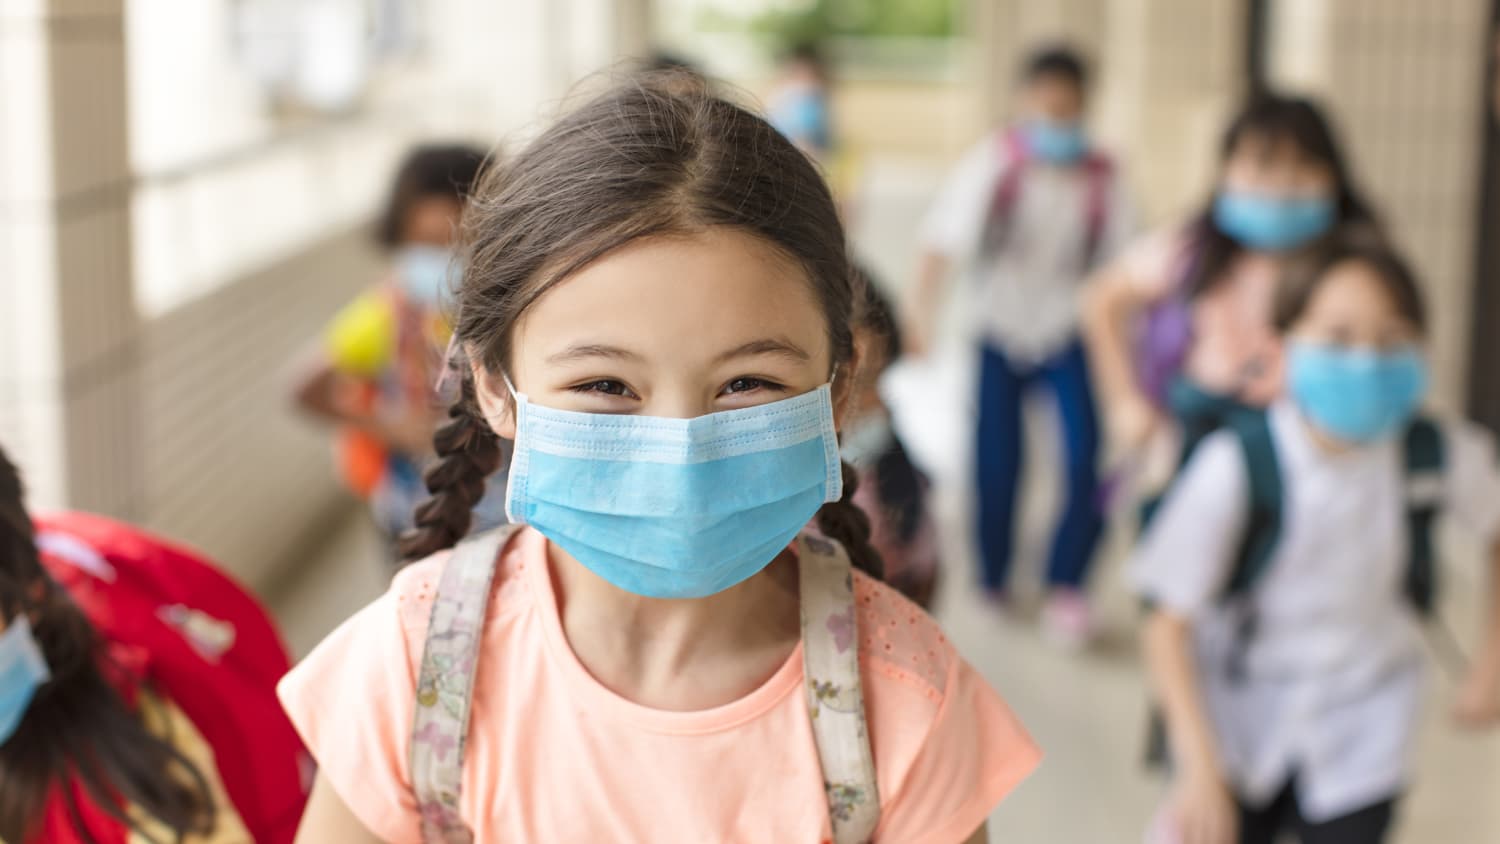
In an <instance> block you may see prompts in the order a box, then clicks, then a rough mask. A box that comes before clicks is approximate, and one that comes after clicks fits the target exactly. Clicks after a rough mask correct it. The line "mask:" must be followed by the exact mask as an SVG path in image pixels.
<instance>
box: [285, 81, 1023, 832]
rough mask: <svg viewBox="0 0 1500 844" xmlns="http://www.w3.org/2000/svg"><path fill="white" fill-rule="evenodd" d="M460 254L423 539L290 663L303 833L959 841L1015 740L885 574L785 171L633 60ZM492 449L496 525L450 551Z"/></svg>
mask: <svg viewBox="0 0 1500 844" xmlns="http://www.w3.org/2000/svg"><path fill="white" fill-rule="evenodd" d="M464 254H465V255H466V257H467V260H466V262H465V271H464V279H463V283H462V285H461V287H460V289H459V291H458V294H457V299H456V306H457V319H456V322H455V332H456V334H455V348H456V350H457V351H456V353H457V354H458V355H460V356H461V358H462V361H463V364H462V366H461V368H460V371H461V378H460V380H461V381H462V385H461V399H460V401H459V402H458V403H457V404H456V405H455V406H454V408H453V409H452V410H451V411H450V416H449V421H448V422H447V424H445V425H444V426H443V427H442V428H440V429H439V430H438V432H437V436H436V439H435V445H436V451H437V455H438V461H437V462H436V463H435V464H434V466H433V468H432V469H431V470H430V471H429V473H428V475H427V485H428V487H429V488H430V489H431V490H432V491H433V497H432V498H431V499H430V500H429V501H428V502H427V503H426V504H424V505H423V506H422V507H421V508H419V509H418V511H417V523H418V527H417V530H416V531H415V532H414V533H413V534H411V535H410V537H409V539H408V541H407V543H406V545H405V550H406V553H407V554H408V556H409V557H410V558H412V559H414V560H420V562H414V563H413V564H412V565H411V566H408V567H407V568H406V569H405V570H404V571H403V572H402V573H401V574H399V575H397V577H396V578H395V580H394V582H393V583H392V586H391V590H390V592H389V593H388V594H387V595H386V596H384V597H382V598H381V599H379V600H377V601H376V602H374V603H373V604H371V605H370V606H369V607H367V608H366V609H365V610H363V611H361V612H360V613H359V614H358V615H356V616H355V617H354V618H352V619H350V620H349V621H348V622H346V623H345V624H344V625H343V626H342V627H341V628H340V629H339V630H337V631H335V632H334V633H333V634H331V635H330V636H329V638H328V639H327V640H325V641H324V642H323V643H322V644H321V645H319V646H318V648H317V649H316V650H315V651H314V652H313V653H312V654H311V655H310V656H309V657H308V658H307V660H306V661H305V662H304V663H303V664H302V665H300V666H298V667H297V668H296V669H294V670H293V671H292V673H291V674H290V675H289V676H288V678H287V679H286V680H284V681H283V683H282V686H281V695H282V700H283V702H284V704H285V705H286V708H287V710H288V712H289V713H290V715H291V716H292V720H293V722H294V723H295V724H296V725H297V727H298V729H299V730H300V731H301V733H302V735H303V736H304V737H305V739H306V740H307V742H308V745H309V747H310V748H311V749H312V751H313V753H314V755H315V756H316V757H317V759H318V762H319V782H318V784H317V785H315V786H314V797H313V799H312V801H311V804H310V807H309V810H308V812H307V815H306V817H305V820H304V823H303V829H302V832H301V836H300V838H299V840H301V841H307V842H323V841H340V842H373V841H377V840H379V841H393V842H420V841H427V842H439V841H470V840H472V841H476V842H489V841H506V842H527V841H534V842H543V841H545V842H552V841H722V842H752V841H832V842H838V843H839V844H846V842H849V843H851V844H852V842H863V841H876V842H902V843H903V844H905V842H917V844H923V842H930V844H960V843H961V842H977V841H983V840H984V829H983V827H984V824H985V819H986V817H987V816H988V815H989V813H990V812H991V811H992V810H993V809H994V808H995V806H996V805H997V804H998V803H999V801H1000V800H1001V798H1002V797H1003V796H1004V795H1005V794H1006V793H1008V792H1009V791H1010V790H1011V789H1012V788H1014V786H1015V785H1016V784H1017V783H1018V782H1019V781H1020V779H1022V778H1023V777H1024V776H1025V775H1026V774H1027V773H1028V772H1029V771H1030V770H1031V769H1032V768H1033V767H1034V765H1035V764H1036V762H1037V757H1038V753H1037V751H1036V749H1035V747H1034V745H1033V744H1032V743H1031V741H1030V739H1029V738H1027V737H1026V735H1025V732H1024V730H1023V729H1022V728H1021V727H1020V726H1019V724H1017V723H1016V721H1015V719H1014V717H1013V716H1012V715H1011V714H1010V712H1009V710H1008V709H1007V707H1006V706H1005V704H1004V702H1003V701H1002V700H1001V699H1000V697H999V696H998V695H997V694H996V693H995V692H994V691H993V690H991V689H990V687H989V686H988V685H987V684H986V683H985V682H984V681H983V680H982V679H981V678H980V677H979V676H978V674H977V672H975V671H974V670H973V669H972V668H971V667H970V666H968V665H967V663H965V662H964V661H963V660H962V659H961V658H960V657H959V656H958V654H957V653H956V652H955V651H954V649H953V647H952V645H951V643H949V642H948V641H947V640H946V639H945V638H944V637H943V636H942V634H941V632H940V630H939V629H938V628H937V626H936V624H935V623H934V622H933V621H932V619H930V618H929V617H927V616H926V614H924V613H923V612H922V611H921V610H920V609H919V608H917V607H916V606H915V605H913V604H911V603H910V602H909V601H907V600H906V599H904V598H902V597H900V596H899V595H898V594H897V593H896V592H895V591H894V590H892V589H890V588H889V587H887V586H885V585H884V584H882V583H881V582H880V581H879V580H878V577H879V574H880V569H881V563H880V559H879V556H878V554H876V553H875V552H874V551H873V550H872V549H871V547H870V545H869V541H870V538H869V525H868V522H867V520H866V519H865V517H864V515H863V514H862V513H861V512H860V511H859V510H858V508H857V507H856V506H855V505H854V504H853V501H852V498H853V496H854V494H855V491H856V486H857V478H856V476H855V474H854V473H853V472H852V471H851V470H849V469H848V467H846V466H844V465H843V464H842V463H841V461H840V458H839V443H838V436H837V431H838V429H839V427H840V426H841V424H842V420H843V419H844V416H845V413H846V405H847V404H848V402H849V399H850V395H851V393H852V390H853V386H854V380H855V379H854V377H853V376H854V375H855V373H857V371H858V360H857V357H858V356H857V353H856V351H855V344H854V339H853V336H852V333H853V332H852V325H851V324H852V322H853V320H854V318H855V305H856V301H857V296H858V292H859V291H858V281H857V277H856V275H855V273H854V271H853V269H852V268H851V266H850V264H849V260H848V256H847V247H846V241H845V238H844V233H843V230H842V227H841V226H840V224H839V218H838V214H837V212H836V210H835V207H834V203H833V199H832V197H831V195H830V194H829V191H828V188H827V187H826V185H825V184H824V182H823V180H822V179H821V177H820V176H819V174H818V172H817V170H816V168H815V167H814V166H813V164H812V163H811V162H810V161H809V159H808V158H807V157H806V156H805V155H804V154H803V153H802V152H800V151H799V150H798V149H797V148H796V147H795V146H793V145H792V144H791V143H790V142H789V141H787V140H786V139H785V138H784V137H782V136H781V135H780V134H779V133H777V131H776V130H775V129H773V128H772V127H771V126H770V125H769V124H768V123H767V122H765V121H764V120H762V119H761V118H759V117H756V116H755V115H753V114H751V113H750V112H748V111H746V110H744V109H742V108H739V107H737V106H735V105H732V104H730V103H728V102H726V101H724V100H721V99H717V98H715V97H713V96H712V95H710V94H709V93H708V92H707V91H706V90H704V88H703V87H701V86H684V85H681V84H674V83H673V82H672V80H671V79H667V80H661V79H658V78H653V77H646V78H640V79H634V80H630V81H629V82H627V83H625V84H623V85H621V86H620V87H618V88H617V89H615V90H612V91H609V92H607V93H604V94H602V95H600V96H599V97H598V98H597V99H595V100H593V101H592V102H589V103H587V104H585V105H583V106H581V107H580V108H579V109H578V110H577V111H575V112H573V113H571V114H569V115H568V116H566V117H564V118H563V119H562V120H560V121H559V122H558V123H557V124H556V125H554V126H552V127H551V128H550V129H548V130H547V131H546V132H544V133H542V134H541V135H540V136H539V137H538V138H537V139H536V140H535V141H534V142H533V143H532V145H531V146H529V147H528V148H527V149H525V150H524V151H522V152H521V153H520V154H519V155H518V156H516V157H515V158H514V159H513V160H511V161H510V162H509V163H508V164H507V166H505V167H504V168H503V169H502V170H499V171H497V172H496V173H494V174H493V176H492V177H491V179H490V180H489V181H488V182H487V184H485V185H484V186H482V187H481V188H480V190H479V191H478V192H477V194H476V198H475V200H474V202H473V203H472V205H471V207H470V210H469V212H468V214H467V216H466V218H465V249H464ZM501 437H505V438H514V440H515V453H514V458H513V460H512V462H511V466H510V471H509V487H508V493H507V499H506V504H507V510H508V512H509V514H510V516H511V517H512V518H513V519H514V521H515V523H516V524H515V525H512V526H506V527H504V528H499V529H496V530H493V531H490V532H487V533H484V534H481V535H478V536H475V537H471V538H469V539H467V540H463V541H460V540H461V539H462V537H464V535H465V534H466V533H467V532H468V528H469V525H470V509H471V508H472V507H473V505H474V504H475V502H476V501H477V500H478V498H479V494H480V492H481V490H482V479H483V478H484V476H485V475H487V474H488V473H490V472H493V471H494V470H495V469H496V468H497V466H498V458H499V455H498V448H497V442H498V440H499V438H501ZM455 543H457V544H456V546H455Z"/></svg>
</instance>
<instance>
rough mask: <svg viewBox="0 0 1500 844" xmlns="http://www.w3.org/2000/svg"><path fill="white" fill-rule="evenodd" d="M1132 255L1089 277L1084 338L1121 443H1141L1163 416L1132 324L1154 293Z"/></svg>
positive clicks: (1107, 415) (1109, 419)
mask: <svg viewBox="0 0 1500 844" xmlns="http://www.w3.org/2000/svg"><path fill="white" fill-rule="evenodd" d="M1127 261H1128V256H1127V258H1125V259H1121V260H1117V261H1114V262H1113V263H1111V264H1109V265H1108V266H1106V267H1105V268H1104V269H1103V270H1101V271H1100V272H1099V273H1098V274H1096V275H1095V276H1094V278H1092V279H1090V280H1089V282H1088V285H1087V287H1085V292H1084V294H1083V338H1084V344H1085V346H1086V347H1087V349H1088V354H1089V365H1090V367H1092V369H1093V372H1094V378H1095V382H1096V383H1097V384H1098V385H1099V393H1100V397H1101V398H1102V399H1103V403H1104V405H1105V421H1106V422H1107V423H1108V424H1109V426H1110V428H1111V431H1110V434H1111V436H1112V438H1113V439H1114V440H1115V441H1116V442H1117V443H1118V444H1119V445H1120V446H1122V447H1124V448H1129V449H1135V448H1139V447H1141V446H1143V445H1144V444H1145V443H1146V441H1147V440H1149V439H1150V437H1151V434H1152V433H1153V432H1154V431H1155V430H1156V429H1157V427H1158V425H1159V424H1160V422H1161V421H1162V420H1161V414H1160V412H1159V411H1157V409H1156V406H1155V404H1153V403H1152V401H1151V399H1150V398H1148V397H1147V396H1146V394H1145V392H1144V391H1143V390H1142V388H1141V385H1140V383H1139V382H1138V381H1137V379H1136V373H1135V367H1134V364H1133V361H1134V360H1135V358H1136V352H1135V350H1134V349H1133V348H1132V344H1131V338H1130V326H1131V324H1132V322H1133V320H1134V318H1135V316H1136V315H1137V314H1139V313H1140V312H1141V311H1142V310H1144V309H1145V308H1146V307H1147V306H1148V305H1149V304H1150V303H1151V301H1152V299H1151V297H1150V296H1148V295H1147V294H1146V291H1145V288H1144V286H1143V285H1142V284H1140V283H1138V282H1137V280H1136V279H1135V278H1134V277H1133V276H1132V274H1131V273H1130V271H1129V270H1128V268H1127V266H1126V264H1127Z"/></svg>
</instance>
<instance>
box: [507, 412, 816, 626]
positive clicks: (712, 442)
mask: <svg viewBox="0 0 1500 844" xmlns="http://www.w3.org/2000/svg"><path fill="white" fill-rule="evenodd" d="M512 392H513V393H514V391H512ZM830 396H831V390H830V387H829V385H824V386H822V387H819V388H818V389H816V390H813V391H812V392H809V393H804V394H803V395H800V396H797V397H795V398H790V399H784V400H782V401H778V402H772V403H771V404H763V405H760V406H758V407H747V408H742V409H740V410H730V411H725V412H722V413H712V414H709V415H707V416H700V417H698V418H696V419H667V418H660V417H654V416H627V415H618V414H601V413H578V412H574V411H566V410H554V409H552V408H547V407H539V406H537V405H534V404H531V403H530V402H529V401H528V400H527V398H526V396H525V395H524V394H519V393H517V394H515V400H516V445H515V454H514V456H513V457H512V458H511V468H510V487H509V491H508V492H507V495H506V502H505V503H506V513H507V514H508V515H509V516H510V518H511V520H512V521H515V522H520V523H524V524H528V525H531V526H532V527H534V528H536V529H537V530H538V531H539V532H541V534H542V535H543V536H545V537H547V538H548V539H549V540H551V541H552V542H554V543H556V544H557V545H558V547H560V548H562V550H564V551H566V552H568V553H569V554H571V555H573V557H574V558H575V559H577V560H578V562H580V563H582V564H583V565H585V566H587V567H588V568H589V570H591V571H592V572H594V573H595V574H597V575H599V576H600V577H602V578H604V579H605V580H607V581H609V582H610V583H612V584H614V585H615V586H618V587H619V588H621V589H624V590H625V591H627V592H633V593H635V594H637V595H645V596H648V597H652V598H702V597H706V596H708V595H713V594H715V593H717V592H722V591H724V590H725V589H728V588H729V587H731V586H734V585H735V584H737V583H740V582H742V581H744V580H746V579H747V578H749V577H750V576H751V575H754V574H755V573H757V572H759V571H760V570H761V569H763V568H765V567H766V566H767V565H768V564H769V563H770V562H771V560H773V559H775V557H776V555H777V554H779V553H781V551H782V549H784V548H786V547H787V545H788V544H790V543H791V541H792V540H793V539H795V538H796V536H797V533H798V532H799V531H801V530H802V528H803V527H805V526H806V525H807V523H808V521H809V520H810V519H812V517H813V516H814V515H816V514H817V512H818V508H819V507H822V506H823V504H824V503H825V502H829V501H838V500H839V496H840V495H842V493H843V474H842V467H841V465H840V462H839V447H838V438H837V436H836V435H835V433H834V427H833V405H832V401H831V398H830Z"/></svg>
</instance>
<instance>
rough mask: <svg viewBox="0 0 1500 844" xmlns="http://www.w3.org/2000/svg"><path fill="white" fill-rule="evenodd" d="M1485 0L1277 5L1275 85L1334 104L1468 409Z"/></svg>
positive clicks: (1440, 384) (1452, 393) (1447, 390)
mask: <svg viewBox="0 0 1500 844" xmlns="http://www.w3.org/2000/svg"><path fill="white" fill-rule="evenodd" d="M1488 19H1489V2H1488V0H1431V2H1421V3H1413V2H1409V0H1279V2H1276V3H1274V4H1273V7H1272V18H1271V42H1272V43H1271V58H1272V61H1271V62H1270V68H1269V69H1270V72H1271V76H1272V79H1273V81H1275V82H1278V83H1280V84H1283V85H1287V86H1291V87H1296V88H1302V89H1306V90H1310V91H1313V92H1315V93H1317V94H1319V95H1321V96H1322V97H1323V98H1325V99H1326V100H1327V101H1328V102H1329V103H1331V104H1332V106H1333V107H1334V111H1335V114H1336V116H1337V118H1338V121H1339V124H1340V128H1341V129H1342V134H1343V136H1344V141H1345V144H1346V146H1347V147H1348V149H1349V151H1350V154H1351V159H1352V163H1353V166H1354V168H1355V171H1356V173H1357V174H1358V175H1359V177H1360V178H1361V179H1362V181H1363V183H1364V184H1365V186H1366V188H1367V190H1368V192H1369V194H1370V195H1371V197H1372V198H1373V199H1374V200H1375V201H1376V202H1377V204H1378V205H1379V210H1380V212H1381V214H1382V215H1383V216H1384V218H1385V220H1386V222H1387V224H1388V226H1389V228H1390V231H1391V233H1392V234H1393V235H1394V237H1395V238H1396V240H1397V241H1398V242H1399V243H1400V244H1401V245H1402V246H1403V247H1404V248H1405V250H1406V251H1407V253H1408V254H1409V256H1410V258H1411V260H1412V261H1413V263H1414V264H1415V265H1416V267H1417V269H1418V271H1419V272H1420V274H1421V276H1422V281H1423V282H1424V284H1425V289H1426V291H1427V294H1428V299H1429V302H1428V304H1429V309H1430V311H1431V313H1432V317H1433V326H1432V331H1431V352H1432V356H1433V364H1434V370H1435V372H1436V375H1437V383H1436V385H1435V387H1436V389H1435V399H1436V401H1437V403H1438V404H1439V405H1441V406H1443V407H1445V408H1448V409H1451V410H1459V409H1461V408H1462V397H1463V395H1464V393H1463V387H1464V384H1465V383H1466V382H1465V378H1466V377H1467V366H1468V364H1469V361H1468V351H1469V327H1470V323H1469V321H1470V313H1469V307H1470V302H1471V300H1472V293H1473V290H1472V288H1473V283H1474V279H1473V271H1474V267H1473V261H1474V238H1475V237H1476V236H1477V232H1476V230H1475V227H1476V224H1477V218H1478V196H1477V193H1476V190H1477V186H1478V173H1479V142H1480V128H1481V125H1480V121H1481V120H1482V119H1483V113H1482V111H1481V106H1480V103H1481V101H1482V94H1481V85H1482V75H1483V70H1484V61H1485V56H1486V52H1487V50H1489V49H1490V45H1491V43H1492V42H1491V36H1490V34H1489V32H1488Z"/></svg>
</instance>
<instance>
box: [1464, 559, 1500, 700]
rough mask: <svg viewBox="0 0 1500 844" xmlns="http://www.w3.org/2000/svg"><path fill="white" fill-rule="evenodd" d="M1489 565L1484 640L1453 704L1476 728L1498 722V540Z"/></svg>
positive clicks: (1499, 662) (1499, 619)
mask: <svg viewBox="0 0 1500 844" xmlns="http://www.w3.org/2000/svg"><path fill="white" fill-rule="evenodd" d="M1489 568H1490V570H1489V581H1490V582H1489V599H1488V602H1487V603H1488V606H1487V607H1486V620H1485V630H1484V641H1483V642H1482V643H1481V644H1480V646H1479V650H1478V652H1476V653H1475V655H1474V661H1473V663H1472V664H1471V665H1470V666H1469V674H1468V677H1467V678H1465V680H1464V684H1463V687H1462V688H1461V689H1460V690H1459V693H1458V700H1457V702H1456V703H1455V704H1454V707H1453V715H1454V717H1455V718H1456V719H1457V720H1458V722H1459V723H1460V724H1462V725H1463V726H1465V727H1471V728H1476V729H1477V728H1480V727H1489V726H1492V725H1494V724H1496V723H1497V722H1500V543H1496V544H1495V546H1494V548H1493V549H1492V550H1491V552H1490V567H1489Z"/></svg>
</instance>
